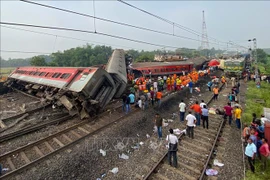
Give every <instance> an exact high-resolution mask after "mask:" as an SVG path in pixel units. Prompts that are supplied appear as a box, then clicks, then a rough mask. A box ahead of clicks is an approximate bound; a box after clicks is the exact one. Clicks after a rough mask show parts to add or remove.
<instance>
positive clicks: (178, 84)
mask: <svg viewBox="0 0 270 180" xmlns="http://www.w3.org/2000/svg"><path fill="white" fill-rule="evenodd" d="M176 89H177V90H178V91H179V90H180V89H181V80H180V79H179V78H177V79H176Z"/></svg>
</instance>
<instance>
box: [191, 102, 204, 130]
mask: <svg viewBox="0 0 270 180" xmlns="http://www.w3.org/2000/svg"><path fill="white" fill-rule="evenodd" d="M190 109H193V110H194V112H195V114H194V115H195V117H196V120H197V123H196V125H197V126H200V125H201V121H200V120H201V114H202V108H201V107H200V105H199V102H198V101H196V103H195V104H193V105H192V106H190Z"/></svg>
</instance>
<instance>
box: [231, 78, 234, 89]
mask: <svg viewBox="0 0 270 180" xmlns="http://www.w3.org/2000/svg"><path fill="white" fill-rule="evenodd" d="M231 81H232V87H234V86H235V77H232V78H231Z"/></svg>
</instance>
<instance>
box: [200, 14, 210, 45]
mask: <svg viewBox="0 0 270 180" xmlns="http://www.w3.org/2000/svg"><path fill="white" fill-rule="evenodd" d="M202 13H203V23H202V42H201V49H209V42H208V37H207V31H206V23H205V19H204V11H203V12H202Z"/></svg>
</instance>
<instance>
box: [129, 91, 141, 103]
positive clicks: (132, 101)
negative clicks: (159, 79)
mask: <svg viewBox="0 0 270 180" xmlns="http://www.w3.org/2000/svg"><path fill="white" fill-rule="evenodd" d="M128 97H129V99H130V104H134V103H135V95H134V94H132V93H130V94H129V95H128ZM138 97H139V96H138Z"/></svg>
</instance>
